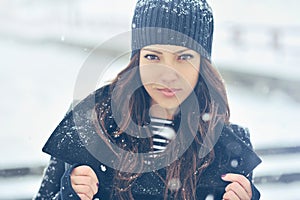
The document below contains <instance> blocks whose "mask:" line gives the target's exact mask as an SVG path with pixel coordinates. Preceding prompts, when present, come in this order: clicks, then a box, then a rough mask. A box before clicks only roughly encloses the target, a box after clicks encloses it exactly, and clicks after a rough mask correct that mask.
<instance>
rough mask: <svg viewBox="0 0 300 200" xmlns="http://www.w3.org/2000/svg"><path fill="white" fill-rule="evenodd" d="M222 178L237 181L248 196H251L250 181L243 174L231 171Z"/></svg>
mask: <svg viewBox="0 0 300 200" xmlns="http://www.w3.org/2000/svg"><path fill="white" fill-rule="evenodd" d="M222 179H223V180H224V181H230V182H238V183H239V184H240V185H241V186H242V187H243V188H244V189H245V190H246V192H247V193H248V194H249V196H250V197H251V196H252V189H251V184H250V181H249V180H248V179H247V178H246V177H245V176H243V175H241V174H233V173H228V174H225V175H223V176H222Z"/></svg>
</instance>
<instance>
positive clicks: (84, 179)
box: [71, 176, 98, 194]
mask: <svg viewBox="0 0 300 200" xmlns="http://www.w3.org/2000/svg"><path fill="white" fill-rule="evenodd" d="M71 184H72V186H73V185H87V186H89V187H90V189H91V190H92V191H93V194H96V193H97V191H98V185H97V182H96V181H95V180H94V179H93V178H92V177H90V176H71Z"/></svg>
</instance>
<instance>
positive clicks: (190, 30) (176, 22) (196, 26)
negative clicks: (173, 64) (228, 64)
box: [131, 0, 214, 60]
mask: <svg viewBox="0 0 300 200" xmlns="http://www.w3.org/2000/svg"><path fill="white" fill-rule="evenodd" d="M213 28H214V24H213V14H212V10H211V8H210V6H209V5H208V4H207V2H206V1H205V0H138V2H137V4H136V7H135V12H134V16H133V19H132V42H131V48H132V56H133V55H134V54H135V53H136V52H137V51H138V50H139V49H141V48H143V47H144V46H147V45H151V44H170V45H178V46H184V47H187V48H190V49H193V50H195V51H197V52H198V53H200V54H201V55H202V56H204V57H205V58H207V59H209V60H210V58H211V49H212V40H213Z"/></svg>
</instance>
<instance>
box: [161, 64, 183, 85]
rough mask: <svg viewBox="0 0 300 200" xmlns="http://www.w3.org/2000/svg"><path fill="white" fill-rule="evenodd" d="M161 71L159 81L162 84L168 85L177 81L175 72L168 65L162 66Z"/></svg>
mask: <svg viewBox="0 0 300 200" xmlns="http://www.w3.org/2000/svg"><path fill="white" fill-rule="evenodd" d="M163 68H164V69H163V70H162V73H161V81H162V82H163V83H164V84H167V85H168V84H170V83H173V82H176V80H178V77H179V76H178V73H177V72H176V70H175V69H174V68H173V67H171V66H170V65H164V66H163Z"/></svg>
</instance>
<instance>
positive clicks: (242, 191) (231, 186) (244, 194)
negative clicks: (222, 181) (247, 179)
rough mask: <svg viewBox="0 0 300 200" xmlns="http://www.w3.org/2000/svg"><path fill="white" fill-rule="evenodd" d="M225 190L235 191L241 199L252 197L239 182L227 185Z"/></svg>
mask: <svg viewBox="0 0 300 200" xmlns="http://www.w3.org/2000/svg"><path fill="white" fill-rule="evenodd" d="M225 191H226V192H229V191H233V192H234V193H235V194H236V195H237V196H238V197H239V199H251V198H250V196H249V194H248V193H247V192H246V190H245V189H244V188H243V187H242V186H241V185H240V184H239V183H238V182H232V183H230V184H229V185H227V187H226V188H225Z"/></svg>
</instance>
